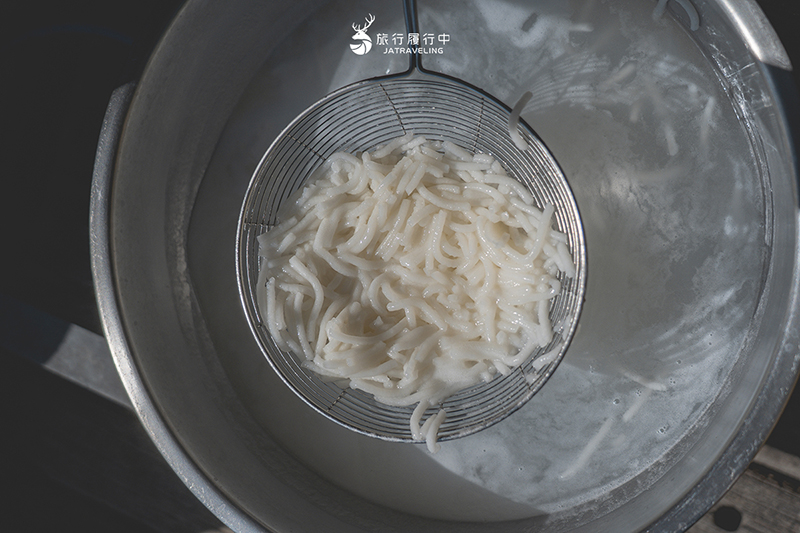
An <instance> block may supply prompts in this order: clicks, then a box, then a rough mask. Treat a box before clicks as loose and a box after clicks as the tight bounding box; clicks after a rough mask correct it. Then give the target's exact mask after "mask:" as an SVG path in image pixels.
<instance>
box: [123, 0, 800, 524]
mask: <svg viewBox="0 0 800 533" xmlns="http://www.w3.org/2000/svg"><path fill="white" fill-rule="evenodd" d="M672 4H677V3H675V2H672V3H670V6H671V7H670V9H668V10H667V11H666V12H665V13H663V14H662V15H660V16H654V8H656V7H657V5H658V4H657V3H656V2H641V1H638V0H636V1H634V0H630V1H627V0H619V1H613V2H612V1H591V0H589V1H580V2H579V1H574V2H563V1H561V0H552V1H538V2H514V1H499V0H498V1H492V2H470V3H467V4H462V3H458V4H456V3H448V2H443V1H442V2H440V1H431V2H422V1H421V2H420V3H419V8H420V24H421V28H422V30H423V31H424V32H427V33H430V34H433V35H435V36H441V35H448V36H449V40H446V41H443V42H441V50H442V51H441V53H432V54H429V55H426V56H424V57H423V64H424V66H426V67H427V68H429V69H433V70H438V71H442V72H445V73H447V74H450V75H453V76H456V77H459V78H462V79H464V80H466V81H468V82H470V83H472V84H474V85H476V86H478V87H480V88H482V89H484V90H486V91H488V92H490V93H492V94H493V95H495V96H496V97H498V98H500V99H501V100H503V101H505V102H506V103H507V104H508V105H509V106H513V104H514V103H515V102H516V100H517V99H518V98H519V96H520V95H521V94H522V93H523V92H525V91H528V90H529V91H531V92H532V93H533V99H532V100H531V103H530V104H529V105H528V106H527V107H526V108H525V110H524V113H523V117H524V118H525V119H526V120H527V122H528V123H529V124H530V125H531V126H532V127H533V129H534V130H536V131H537V132H538V133H539V135H540V136H541V137H542V139H543V140H544V141H545V143H546V144H547V145H548V147H549V148H550V149H551V150H552V152H553V153H554V155H555V157H556V159H557V160H558V161H559V163H560V164H561V165H562V167H563V169H564V171H565V173H566V175H567V177H568V179H569V181H570V184H571V186H572V188H573V190H574V192H575V195H576V198H577V201H578V205H579V208H580V209H581V213H582V217H583V223H584V227H585V232H586V240H587V244H588V254H589V277H588V288H587V295H586V303H585V306H584V311H583V315H582V317H581V322H580V327H579V330H578V333H577V334H576V337H575V339H574V341H573V344H572V346H571V348H570V350H569V352H568V353H567V355H566V357H565V359H564V362H563V363H562V364H561V366H560V367H559V369H558V371H557V372H556V373H555V374H554V376H553V377H552V378H551V379H550V381H549V382H548V383H547V385H546V386H545V387H544V388H543V389H542V391H541V392H539V393H538V394H537V396H536V397H535V398H534V399H533V400H532V401H531V402H529V403H528V404H527V405H526V406H525V407H524V408H523V409H521V410H520V411H518V412H517V413H515V414H514V415H512V416H511V417H510V418H508V419H507V420H505V421H503V422H501V423H500V424H497V425H496V426H494V427H492V428H490V429H488V430H485V431H482V432H480V433H478V434H476V435H473V436H470V437H467V438H463V439H459V440H456V441H451V442H447V443H445V444H444V445H443V447H442V450H441V451H440V452H439V453H438V454H435V455H431V454H429V453H428V452H427V451H426V449H425V447H424V445H420V446H417V445H407V444H397V443H387V442H382V441H378V440H375V439H370V438H368V437H364V436H360V435H357V434H355V433H352V432H350V431H348V430H346V429H343V428H341V427H339V426H337V425H335V424H333V423H332V422H330V421H328V420H326V419H324V418H323V417H321V416H319V415H318V414H316V413H314V412H312V411H311V409H310V408H308V407H307V406H306V405H305V404H303V403H302V402H301V401H300V400H299V399H297V398H296V397H295V396H294V395H293V394H292V393H291V392H290V391H289V390H288V389H287V388H286V387H285V386H284V385H283V384H282V383H281V382H280V380H279V379H278V378H277V376H276V375H275V374H274V372H273V371H272V369H271V368H270V367H269V365H268V364H267V362H266V360H265V359H264V357H263V356H262V354H261V353H260V351H259V349H258V347H257V345H256V343H255V341H254V340H253V338H252V335H251V333H250V331H249V329H248V326H247V323H246V321H245V317H244V314H243V312H242V311H241V305H240V302H239V295H238V291H237V285H236V279H235V263H234V246H235V237H236V222H237V217H238V213H239V208H240V206H241V201H242V198H243V196H244V191H245V189H246V187H247V184H248V182H249V180H250V176H251V174H252V172H253V170H254V169H255V167H256V165H257V163H258V161H259V159H260V158H261V155H262V154H263V153H264V151H265V150H266V148H267V147H268V146H269V144H270V143H271V141H272V139H273V138H274V137H275V136H276V135H277V133H279V132H280V131H281V130H282V129H283V128H284V127H285V125H286V124H288V122H289V121H290V120H292V119H293V118H294V117H295V116H296V115H297V114H298V113H299V112H301V111H302V110H303V109H304V108H305V107H307V106H308V105H310V104H311V103H313V102H314V101H316V100H317V99H318V98H319V97H321V96H323V95H324V94H326V93H328V92H330V91H331V90H333V89H336V88H338V87H341V86H343V85H346V84H348V83H350V82H353V81H358V80H360V79H364V78H369V77H372V76H377V75H383V74H387V73H392V72H399V71H402V70H404V69H405V68H406V66H407V63H406V58H405V56H404V55H403V54H390V53H384V52H385V51H386V50H387V49H388V48H389V47H390V46H389V45H385V46H384V45H380V44H379V43H378V41H377V38H376V39H375V40H376V44H375V46H374V47H373V50H372V51H371V52H370V53H369V54H367V55H364V56H359V55H356V54H353V53H352V52H351V51H350V48H349V42H350V37H351V35H350V33H351V32H350V30H349V29H350V27H351V24H353V23H358V22H359V21H361V19H362V18H363V17H365V16H366V15H367V14H368V13H372V14H373V15H375V19H376V22H375V23H374V25H373V27H372V30H371V31H372V32H374V33H372V35H373V36H376V35H378V34H379V33H380V34H386V35H388V36H389V37H390V38H391V37H392V36H393V35H395V34H402V33H404V31H405V30H404V24H403V13H402V6H401V5H400V3H399V2H393V3H382V4H381V5H379V6H375V5H374V3H371V2H328V3H316V2H303V3H301V2H297V3H275V4H274V5H273V4H268V3H263V2H247V1H241V2H235V3H219V5H218V4H216V3H213V2H212V3H203V2H190V3H188V4H187V6H186V7H185V8H184V10H183V11H182V12H181V14H180V15H179V17H178V18H177V19H176V21H175V23H174V24H173V26H172V27H171V28H170V30H169V32H168V33H167V35H166V37H165V38H164V40H163V42H162V43H161V45H160V46H159V48H158V50H157V51H156V54H155V55H154V57H153V58H152V60H151V62H150V65H149V67H148V69H147V72H146V74H145V76H144V77H143V79H142V80H141V82H140V84H139V87H138V90H137V93H136V96H135V98H134V102H133V104H132V107H131V110H130V112H129V116H128V120H127V123H126V127H125V131H124V135H123V139H122V142H121V145H120V150H119V156H118V161H117V170H116V174H115V177H114V191H113V192H114V194H113V198H112V205H111V212H112V220H111V224H112V226H111V227H112V246H113V250H112V252H113V265H114V273H115V277H116V280H117V293H118V294H117V297H118V300H119V305H120V313H121V316H122V319H123V321H124V324H125V328H126V331H127V335H128V342H129V345H130V357H131V358H132V359H133V360H134V361H135V364H136V366H137V368H138V369H139V371H140V372H141V375H142V377H143V378H144V381H145V384H146V387H147V391H146V393H147V394H148V395H149V397H151V398H152V399H153V401H154V402H155V404H156V406H157V408H158V413H157V415H155V414H154V415H150V416H159V417H160V418H161V419H163V420H164V422H165V423H166V424H167V425H168V427H169V428H170V430H171V432H172V435H173V436H174V438H175V440H176V442H177V443H179V445H180V447H182V449H183V450H184V451H185V453H186V454H187V455H188V456H189V458H190V459H191V460H192V461H193V462H194V463H195V464H196V465H197V466H198V467H199V468H200V469H201V470H202V471H204V472H205V474H206V475H207V477H208V480H209V483H211V484H212V485H213V486H215V487H216V489H218V490H219V491H221V492H222V493H223V494H224V495H225V496H226V497H227V498H228V499H229V502H230V506H231V507H232V508H233V509H235V512H233V514H231V511H230V510H226V511H225V512H224V514H225V516H226V517H227V519H228V520H229V521H231V522H236V519H235V515H236V513H239V512H241V513H242V515H243V516H245V515H246V516H248V517H250V518H252V519H254V521H255V523H257V524H261V525H263V526H264V527H267V528H272V529H274V530H277V531H288V530H292V531H303V530H308V531H315V530H319V529H320V528H322V527H324V528H325V529H326V530H342V531H348V530H352V531H358V530H363V529H373V530H375V529H377V530H381V531H464V530H465V528H466V527H468V530H469V531H484V530H486V531H490V530H493V529H496V528H498V526H499V525H500V524H501V523H502V527H503V530H504V531H529V530H531V528H532V527H534V526H535V527H541V530H543V531H566V530H580V529H581V528H583V529H586V530H597V529H598V528H599V527H603V528H607V529H608V530H613V531H635V530H639V529H641V528H643V527H645V526H647V525H648V524H650V523H652V522H654V521H657V520H658V519H659V518H660V517H662V515H665V516H667V517H668V519H669V520H672V521H674V522H670V524H672V525H673V527H674V524H675V523H680V521H681V520H684V521H685V520H687V519H688V520H690V521H691V520H692V519H693V518H696V516H697V515H699V513H702V512H703V511H704V510H705V509H704V506H705V507H707V506H709V505H710V504H711V503H712V502H713V500H714V499H716V498H718V497H720V496H721V495H722V493H723V492H724V490H725V488H726V487H727V485H726V483H729V482H730V480H729V479H728V480H722V481H721V482H719V483H711V484H710V485H709V484H708V483H705V484H702V487H703V488H702V490H701V491H699V492H698V489H694V491H695V492H694V493H693V492H692V491H693V488H694V487H697V486H698V483H701V481H702V480H703V479H704V478H703V476H704V475H705V474H706V473H708V472H709V471H710V472H713V471H714V467H715V465H719V463H720V461H723V460H724V461H730V464H728V466H729V467H730V468H731V469H734V470H735V469H737V468H738V469H742V468H744V466H745V465H746V463H747V460H748V459H749V457H751V456H752V454H754V453H755V447H757V446H758V445H759V444H760V441H759V439H763V438H764V436H765V433H763V432H764V431H766V430H767V429H763V428H765V427H766V428H768V427H769V426H770V425H771V421H769V420H767V421H762V422H759V423H758V424H756V426H757V427H755V429H754V428H753V427H751V426H752V425H753V420H752V417H753V416H755V414H754V413H756V410H755V409H756V408H757V407H758V406H759V405H760V403H759V402H761V403H763V402H765V401H766V400H765V399H764V396H765V392H764V388H765V387H766V386H768V385H769V384H770V383H771V380H774V379H776V378H775V376H776V375H777V374H784V375H785V374H786V372H787V370H786V369H787V368H790V366H787V365H790V363H791V360H792V359H791V358H792V357H793V355H792V354H791V353H788V352H787V350H785V349H783V346H786V345H789V344H790V343H794V345H795V346H796V345H797V339H796V338H794V337H792V338H787V336H788V335H795V336H796V335H797V333H793V332H791V329H792V328H791V326H792V323H793V320H794V315H793V313H794V305H795V303H796V302H795V301H794V298H795V294H794V288H795V285H796V279H795V271H796V264H795V261H796V232H797V227H796V209H797V208H796V204H797V191H796V188H795V185H794V183H795V181H794V180H795V175H794V168H793V167H792V158H791V147H790V146H789V144H788V140H787V137H786V131H785V127H786V125H785V124H784V123H783V120H782V118H781V115H780V112H781V110H780V108H778V107H777V103H776V100H775V94H774V87H773V85H772V84H771V81H770V77H769V67H767V66H766V65H764V64H763V63H762V62H761V61H759V59H758V58H757V57H755V55H754V54H753V51H752V46H750V47H748V43H746V42H743V41H742V40H741V38H740V28H738V27H737V26H736V25H735V24H733V23H732V22H731V20H732V19H731V17H730V14H729V11H727V10H726V9H727V8H721V7H718V5H717V4H716V3H711V2H697V4H696V5H697V8H698V11H699V13H700V17H701V18H700V20H701V24H700V27H699V28H698V29H697V30H691V29H690V26H691V22H692V19H691V17H689V16H688V15H687V13H686V12H684V11H682V10H681V9H680V7H679V6H673V5H672ZM673 8H674V9H675V11H673ZM390 42H391V40H390ZM762 59H763V58H762ZM791 368H794V367H791ZM792 371H793V372H796V368H795V369H794V370H792ZM123 378H124V376H123ZM784 379H786V378H785V377H784ZM787 394H788V391H786V390H783V391H782V392H781V395H775V396H771V397H770V400H769V402H768V404H769V405H771V406H773V407H770V408H764V407H762V408H763V409H766V411H765V412H767V413H772V415H774V416H776V415H777V410H779V408H780V405H779V404H782V402H783V400H784V399H785V397H786V395H787ZM776 402H777V405H776ZM144 422H145V425H147V424H148V421H147V420H146V419H145V420H144ZM759 424H760V425H759ZM748 439H749V440H748ZM731 442H735V443H737V445H742V446H744V448H743V449H742V450H740V453H738V457H739V458H738V459H727V458H726V457H728V455H729V452H728V451H727V450H728V446H729V444H730V443H731ZM748 446H749V447H748ZM734 455H737V454H734ZM173 466H175V467H176V470H178V473H179V474H180V464H178V463H175V462H174V463H173ZM193 488H194V490H196V491H202V488H198V487H193ZM687 495H692V497H693V498H694V499H693V500H691V501H689V502H688V503H686V502H687V500H686V499H684V504H683V505H682V507H681V509H682V510H681V511H680V512H677V511H675V510H674V509H673V507H674V506H676V505H677V504H678V502H680V501H681V499H682V498H686V497H687ZM671 509H672V510H671ZM216 510H217V511H218V512H221V511H220V510H218V509H216ZM681 513H683V514H681ZM231 516H234V518H231ZM663 520H664V519H662V524H663V523H664V522H663ZM464 522H469V525H468V526H466V525H465V523H464ZM237 524H238V526H239V527H241V528H242V529H251V528H253V529H257V528H258V526H257V525H255V524H254V523H248V524H245V523H244V522H242V523H238V522H237ZM664 527H665V528H666V527H667V526H664Z"/></svg>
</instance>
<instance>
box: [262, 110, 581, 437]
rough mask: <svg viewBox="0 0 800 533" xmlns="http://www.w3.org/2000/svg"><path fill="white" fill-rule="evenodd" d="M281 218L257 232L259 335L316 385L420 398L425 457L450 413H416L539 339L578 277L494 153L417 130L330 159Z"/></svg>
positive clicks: (545, 210)
mask: <svg viewBox="0 0 800 533" xmlns="http://www.w3.org/2000/svg"><path fill="white" fill-rule="evenodd" d="M522 107H524V102H522V103H521V104H519V105H518V109H516V111H517V112H516V113H515V115H516V116H517V117H518V116H519V111H520V110H521V108H522ZM512 131H515V130H514V129H512ZM280 219H281V221H280V222H279V224H278V225H276V226H275V227H273V228H272V229H271V230H269V232H267V233H265V234H263V235H260V236H259V239H258V240H259V243H260V254H261V255H262V256H263V258H262V266H261V271H260V272H259V281H258V287H257V290H256V296H257V299H258V303H259V309H260V312H261V315H262V318H263V321H264V323H265V325H266V328H267V330H268V332H269V334H270V335H271V336H272V338H273V339H274V340H275V342H276V343H277V345H278V346H279V347H280V348H281V349H283V350H288V351H291V352H293V353H294V354H295V355H296V356H297V357H299V358H300V359H301V360H302V361H303V364H304V365H305V366H306V367H307V368H309V369H311V370H313V371H314V372H317V373H318V374H320V375H321V376H322V377H323V379H326V380H331V381H336V382H345V383H347V384H349V386H350V387H352V388H354V389H359V390H362V391H365V392H367V393H369V394H373V395H374V396H375V398H376V399H377V400H378V401H380V402H383V403H385V404H387V405H393V406H412V405H415V406H416V407H415V409H414V412H413V415H412V417H411V422H410V428H411V433H412V435H413V437H414V439H416V440H419V441H425V442H426V443H427V446H428V449H429V450H430V451H431V452H435V451H436V450H438V449H439V445H438V443H437V442H436V440H437V437H438V432H439V430H440V427H441V425H442V423H443V422H444V421H445V418H446V416H447V415H446V412H445V410H444V409H442V408H441V407H440V409H439V410H438V412H437V413H436V414H435V415H432V416H430V417H428V419H427V420H425V421H423V420H422V418H423V416H424V413H425V411H426V409H428V408H430V407H435V406H437V405H441V404H442V402H444V400H446V399H447V398H448V397H449V396H451V395H453V394H454V393H456V392H457V391H459V390H461V389H464V388H466V387H470V386H473V385H475V384H477V383H480V382H481V381H489V380H491V379H492V378H493V376H495V375H497V374H507V373H508V372H510V371H511V370H512V369H513V368H515V367H516V366H518V365H520V364H521V363H523V362H525V361H526V360H527V359H528V358H529V357H530V355H531V354H532V353H533V352H534V351H536V350H537V349H539V348H541V347H544V346H547V345H548V343H550V342H551V340H552V339H553V330H552V326H551V325H550V319H549V309H550V301H551V300H552V298H554V297H555V296H556V295H558V293H559V292H560V288H561V281H560V279H559V278H563V277H564V276H574V274H575V266H574V263H573V260H572V257H571V256H570V253H569V250H568V248H567V245H566V236H565V235H564V234H563V233H561V232H559V231H557V230H555V229H553V228H552V219H553V208H552V206H543V207H541V208H540V207H538V206H536V205H534V202H533V197H532V196H531V194H530V192H529V191H528V190H527V189H526V188H525V187H524V186H522V185H521V184H520V183H518V182H517V181H515V180H513V179H512V178H510V177H508V175H507V174H506V173H505V171H504V170H503V168H502V166H501V165H500V164H499V163H498V162H497V161H495V160H494V158H492V157H491V156H489V155H487V154H471V153H469V152H468V151H466V150H464V149H463V148H461V147H459V146H456V145H454V144H452V143H449V142H433V141H428V140H426V139H425V138H424V137H413V136H411V135H406V136H404V137H400V138H397V139H394V140H392V141H390V142H388V143H387V144H386V145H385V146H382V147H379V148H377V149H376V150H374V151H373V152H371V153H369V152H365V153H363V154H361V155H360V156H359V157H356V156H353V155H349V154H336V155H334V156H332V157H331V158H330V160H329V161H328V162H327V163H326V164H325V165H324V166H323V169H322V170H320V171H319V172H317V173H316V174H315V176H314V177H313V179H312V180H310V181H309V183H308V185H307V186H306V187H305V188H304V189H303V190H302V192H300V193H299V194H297V195H296V196H295V197H294V198H293V199H292V201H291V205H288V206H284V207H283V208H282V210H281V213H280ZM550 356H551V354H548V357H550Z"/></svg>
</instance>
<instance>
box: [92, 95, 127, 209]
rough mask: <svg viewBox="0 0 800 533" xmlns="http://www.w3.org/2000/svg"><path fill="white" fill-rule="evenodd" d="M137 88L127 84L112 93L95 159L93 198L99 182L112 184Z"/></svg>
mask: <svg viewBox="0 0 800 533" xmlns="http://www.w3.org/2000/svg"><path fill="white" fill-rule="evenodd" d="M135 88H136V84H135V83H134V82H130V83H126V84H125V85H122V86H121V87H117V88H116V89H115V90H114V92H112V93H111V98H110V100H109V102H108V107H106V114H105V116H104V117H103V126H102V129H101V130H100V138H99V140H98V141H97V151H96V152H95V157H94V170H93V172H92V196H94V193H95V192H96V191H95V186H96V185H99V183H97V182H105V183H106V185H107V184H108V183H110V181H111V176H112V174H113V172H114V159H115V156H116V154H117V144H118V143H119V138H120V136H121V135H122V125H123V124H124V122H125V115H126V114H127V112H128V107H129V106H130V103H131V99H132V98H133V91H134V89H135Z"/></svg>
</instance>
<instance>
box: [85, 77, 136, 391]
mask: <svg viewBox="0 0 800 533" xmlns="http://www.w3.org/2000/svg"><path fill="white" fill-rule="evenodd" d="M135 87H136V84H135V83H133V82H131V83H127V84H125V85H123V86H121V87H118V88H117V89H115V90H114V92H112V93H111V98H110V100H109V102H108V107H107V108H106V114H105V116H104V117H103V126H102V128H101V129H100V138H99V140H98V141H97V151H96V152H95V157H94V170H93V172H92V192H91V199H90V207H89V253H90V260H91V265H92V278H93V281H94V290H95V298H96V300H97V307H98V311H99V312H100V315H101V316H114V313H116V300H115V298H114V289H113V286H114V282H113V280H112V275H111V264H110V241H109V228H108V224H109V204H110V200H111V180H112V177H113V174H114V161H115V160H116V155H117V145H118V144H119V139H120V137H121V136H122V127H123V124H124V123H125V116H126V115H127V112H128V107H129V106H130V103H131V99H132V98H133V92H134V89H135ZM101 322H102V323H103V333H104V334H105V336H106V339H109V340H111V339H118V340H120V341H122V342H124V336H123V334H122V324H121V323H119V321H110V320H103V321H101ZM111 322H113V324H112V323H111ZM110 346H111V344H110ZM115 359H116V358H115ZM129 394H130V391H129Z"/></svg>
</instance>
